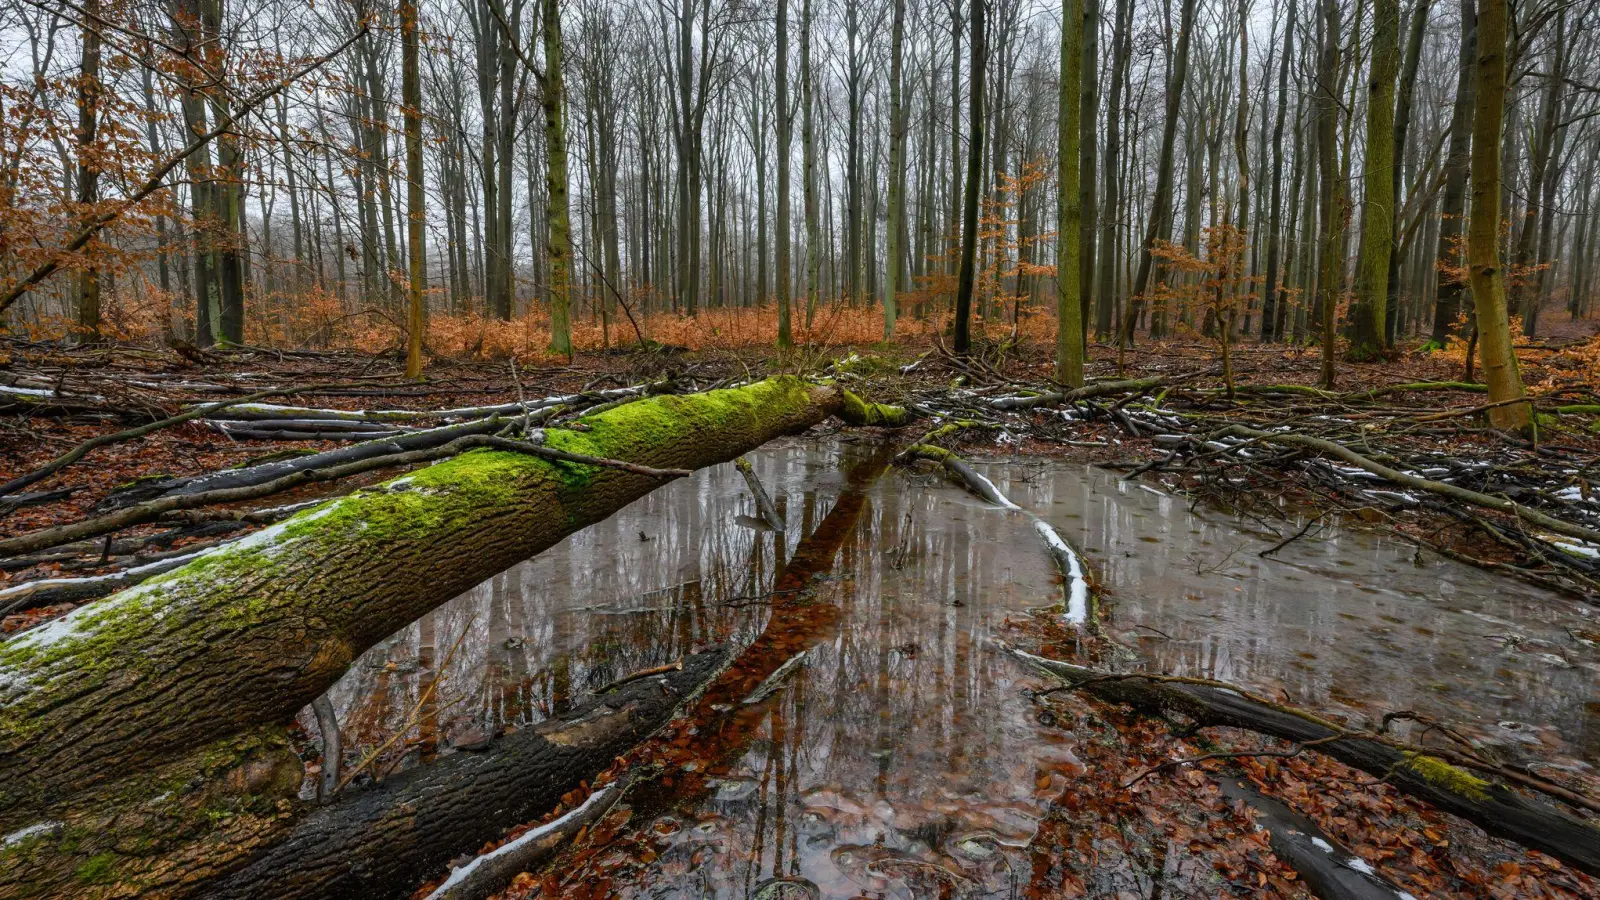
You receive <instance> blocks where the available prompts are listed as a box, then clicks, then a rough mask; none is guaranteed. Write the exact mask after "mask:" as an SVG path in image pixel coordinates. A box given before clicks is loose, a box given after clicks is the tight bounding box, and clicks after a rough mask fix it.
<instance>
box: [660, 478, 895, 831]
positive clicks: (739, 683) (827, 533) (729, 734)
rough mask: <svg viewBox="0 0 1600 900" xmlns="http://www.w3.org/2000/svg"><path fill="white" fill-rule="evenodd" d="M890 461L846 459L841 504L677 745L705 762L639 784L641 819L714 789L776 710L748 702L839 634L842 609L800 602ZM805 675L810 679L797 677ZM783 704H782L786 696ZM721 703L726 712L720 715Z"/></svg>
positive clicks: (845, 539) (799, 556)
mask: <svg viewBox="0 0 1600 900" xmlns="http://www.w3.org/2000/svg"><path fill="white" fill-rule="evenodd" d="M888 461H889V456H888V454H887V453H886V452H883V451H882V450H875V451H874V452H872V453H871V454H870V455H863V456H858V457H856V458H854V459H851V458H848V457H847V458H846V460H844V465H845V466H846V471H845V475H846V486H845V488H844V491H843V493H841V494H840V496H839V498H838V500H837V501H835V502H834V505H833V509H831V510H829V512H828V514H827V515H826V516H824V517H823V518H822V520H821V521H820V522H818V523H817V527H816V530H814V531H809V532H808V531H802V533H803V534H806V537H805V538H804V539H803V540H801V542H800V544H799V546H797V547H795V551H794V555H793V556H792V557H791V558H790V560H789V564H788V566H787V567H786V568H785V570H784V572H783V574H782V576H780V577H779V578H778V580H777V581H776V582H775V583H774V584H773V592H774V593H773V603H772V617H771V618H770V619H769V620H768V621H767V625H766V627H765V628H764V629H763V630H762V632H761V634H760V635H759V636H757V637H756V639H755V641H754V642H752V643H751V644H750V646H748V647H746V648H745V649H744V651H743V652H742V653H740V654H739V657H738V658H737V659H735V660H734V662H733V664H732V665H731V666H730V667H729V669H728V671H726V672H724V673H723V674H722V675H721V676H720V677H718V679H717V680H716V682H715V683H714V684H712V685H711V687H710V688H709V689H708V690H707V692H706V694H705V696H704V697H703V698H702V699H701V701H700V703H699V704H698V705H697V706H696V707H695V712H694V719H695V728H694V733H693V735H692V737H691V740H690V742H689V743H688V744H687V745H686V746H678V747H675V749H674V750H673V754H674V757H675V758H687V759H694V760H701V761H704V763H705V764H702V765H699V766H697V767H696V768H695V770H694V771H692V772H683V773H682V774H681V775H675V776H674V779H673V782H672V784H671V785H670V786H667V785H663V784H661V783H655V782H652V783H650V784H647V785H641V786H640V787H639V788H638V789H636V791H635V792H634V794H633V795H631V796H632V802H633V805H634V809H635V811H636V815H639V816H640V819H641V821H643V820H646V819H647V818H648V816H649V815H651V814H653V813H652V812H651V811H656V810H661V809H665V808H667V807H668V806H685V807H687V806H689V805H692V804H693V802H694V798H696V797H698V796H701V795H703V794H704V793H705V791H707V790H709V786H708V784H707V781H708V779H709V778H710V777H711V776H712V774H714V773H715V772H718V771H722V770H725V769H726V767H727V764H728V763H730V762H731V761H732V760H736V759H738V758H739V757H740V756H742V755H743V754H744V753H745V751H746V750H747V749H748V747H749V746H750V743H751V741H752V740H753V739H754V738H755V735H756V733H757V731H758V730H759V729H758V726H759V724H760V722H761V720H762V719H763V718H765V717H766V716H767V715H768V714H769V713H768V707H767V706H766V705H765V704H756V705H752V706H744V705H743V704H742V703H741V701H742V700H743V699H744V698H745V697H748V696H749V695H750V692H751V691H753V690H754V689H755V688H756V687H757V686H759V685H760V684H761V683H762V682H763V681H765V680H766V679H767V678H768V677H769V676H770V675H772V673H773V672H776V671H777V670H778V667H779V666H781V665H783V664H784V663H785V662H787V661H789V660H790V659H793V658H794V657H795V656H796V655H798V654H800V653H804V652H805V651H807V650H809V649H811V648H812V647H815V646H816V645H817V644H818V643H819V642H820V641H822V640H823V639H824V638H826V637H827V636H828V635H830V634H831V633H833V631H834V629H835V628H836V627H837V625H838V623H839V620H840V610H839V607H838V606H837V605H835V604H832V603H818V602H806V601H804V600H802V601H801V602H796V600H797V599H799V598H797V594H798V593H799V592H801V591H803V590H804V589H805V588H806V587H807V586H808V585H809V584H810V583H811V580H812V579H813V578H814V577H815V576H817V575H820V574H822V573H825V572H828V571H830V570H831V569H833V568H834V557H835V556H837V555H838V554H839V553H840V551H841V549H842V548H848V547H850V546H851V545H852V543H853V540H852V539H853V538H854V537H855V535H856V524H857V522H858V521H859V520H860V517H861V514H862V511H863V510H864V509H865V508H866V505H867V498H866V494H865V491H866V488H867V487H868V486H869V485H870V484H871V483H872V481H873V480H874V479H876V478H877V476H878V475H879V474H880V473H881V472H883V471H884V469H885V468H886V467H887V464H888ZM810 507H811V504H809V503H808V504H806V508H807V511H806V514H805V516H804V518H803V520H802V521H803V522H804V523H809V522H810V521H811V516H810ZM802 528H804V526H802ZM841 669H842V667H841ZM804 680H805V679H804V677H803V676H801V677H799V678H798V679H797V681H798V682H803V681H804ZM777 702H782V701H781V695H780V700H779V701H777ZM719 708H720V709H722V710H724V711H722V712H718V709H719ZM796 739H799V735H798V733H797V735H796Z"/></svg>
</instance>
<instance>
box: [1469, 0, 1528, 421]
mask: <svg viewBox="0 0 1600 900" xmlns="http://www.w3.org/2000/svg"><path fill="white" fill-rule="evenodd" d="M1509 18H1510V11H1509V9H1508V3H1507V0H1483V2H1482V3H1480V4H1479V7H1478V64H1477V80H1476V84H1475V99H1474V106H1475V108H1476V109H1475V115H1474V116H1473V122H1472V218H1471V220H1470V222H1469V225H1468V231H1467V265H1468V267H1469V269H1470V272H1471V276H1472V299H1473V303H1474V305H1475V306H1476V307H1477V310H1478V357H1479V359H1480V360H1481V362H1482V369H1483V379H1484V381H1485V382H1487V383H1488V385H1489V402H1490V403H1492V404H1504V405H1497V406H1493V407H1491V408H1490V409H1489V421H1490V422H1491V423H1493V424H1494V426H1495V427H1496V428H1500V429H1505V430H1516V431H1522V430H1526V429H1528V428H1529V427H1530V426H1531V424H1532V410H1531V409H1530V408H1529V405H1528V404H1526V403H1515V402H1510V403H1508V402H1506V401H1515V400H1517V399H1518V398H1521V397H1524V396H1526V392H1525V391H1524V390H1523V387H1522V375H1521V373H1520V372H1518V371H1517V357H1516V354H1515V353H1514V352H1513V351H1512V348H1511V323H1510V320H1509V319H1508V317H1507V312H1506V281H1505V270H1504V268H1503V267H1502V265H1501V260H1500V189H1501V181H1500V177H1501V176H1500V137H1501V135H1500V125H1501V123H1502V122H1503V121H1504V119H1505V110H1506V53H1507V46H1506V42H1507V38H1508V34H1507V31H1508V26H1509V21H1508V20H1509Z"/></svg>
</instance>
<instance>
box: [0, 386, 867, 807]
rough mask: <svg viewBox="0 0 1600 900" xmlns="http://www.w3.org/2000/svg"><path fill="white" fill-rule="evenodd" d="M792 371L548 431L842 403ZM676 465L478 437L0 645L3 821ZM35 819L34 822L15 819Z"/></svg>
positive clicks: (253, 720) (657, 446)
mask: <svg viewBox="0 0 1600 900" xmlns="http://www.w3.org/2000/svg"><path fill="white" fill-rule="evenodd" d="M840 406H841V396H840V392H839V390H838V388H836V387H834V386H831V385H823V386H819V385H815V384H811V383H808V382H805V381H803V380H801V379H799V378H794V377H778V378H771V379H767V380H765V381H761V382H758V383H756V384H752V385H748V386H745V387H742V388H736V389H730V390H722V391H712V392H708V393H704V394H694V395H687V396H661V397H652V398H649V399H645V400H640V401H638V402H635V403H629V404H626V405H624V406H620V407H616V408H614V409H611V410H609V411H606V412H604V413H601V414H599V415H595V416H590V417H586V418H584V419H582V420H580V421H581V423H582V425H583V426H584V429H585V430H570V429H550V430H548V431H547V432H546V436H547V437H546V442H547V444H548V445H550V446H552V447H555V448H558V449H562V450H567V451H571V452H574V453H582V454H586V455H591V456H597V457H607V458H614V459H623V460H628V461H631V462H637V463H641V464H644V465H649V466H655V467H661V468H686V469H694V468H700V467H703V466H708V465H713V464H716V463H720V462H725V461H727V460H730V459H732V458H734V457H736V456H738V455H739V454H741V453H744V452H747V451H749V450H752V449H754V448H756V447H758V446H760V445H761V444H763V443H765V442H766V441H768V440H770V439H772V438H774V437H777V436H778V435H780V434H784V433H787V432H791V431H795V430H800V429H804V428H805V427H807V426H809V425H813V424H816V423H817V422H819V421H821V420H822V419H823V418H824V417H826V416H827V415H829V414H831V413H834V412H838V411H839V409H840ZM659 484H660V482H659V480H657V479H653V478H649V477H645V476H642V475H635V474H632V473H627V472H622V471H618V470H616V469H609V468H600V467H596V466H589V465H578V464H572V463H566V462H554V461H550V460H546V459H543V458H540V457H534V456H529V455H524V454H519V453H514V452H506V451H498V450H479V451H475V452H471V453H466V454H462V455H460V456H458V457H455V458H452V459H449V460H446V461H443V462H440V463H437V464H435V465H432V466H429V467H426V468H423V469H420V470H418V471H416V472H413V473H411V474H408V475H406V476H403V477H401V478H396V479H393V480H391V481H389V482H386V483H384V484H381V485H378V486H376V487H372V488H367V489H364V490H361V491H357V492H355V493H352V494H350V495H347V496H345V497H342V498H339V499H335V500H330V501H328V502H327V503H323V504H321V505H319V506H317V507H314V508H312V509H309V510H306V511H303V512H301V513H299V514H297V515H295V516H292V517H291V518H289V519H286V520H284V521H283V522H281V523H279V524H277V525H274V526H272V527H270V528H267V529H263V530H262V531H259V532H256V533H254V534H252V535H250V536H248V537H246V538H244V539H242V540H240V541H237V542H234V543H232V544H228V545H225V546H223V547H219V548H217V549H216V550H213V551H211V552H209V553H207V554H205V555H204V556H202V557H200V558H199V559H196V560H195V561H194V562H192V563H190V564H189V565H187V566H184V567H183V568H180V569H177V570H175V571H173V572H170V573H167V574H166V575H163V576H160V577H157V578H153V579H151V580H150V581H148V582H145V583H144V584H142V585H140V586H138V587H136V588H133V589H130V590H127V591H123V592H121V593H119V594H116V595H113V596H111V597H108V598H106V599H104V600H101V601H97V602H95V603H91V604H89V605H87V606H85V607H82V608H81V609H79V610H76V611H74V612H73V613H71V614H69V615H67V616H66V617H63V618H62V619H59V620H57V621H55V622H52V623H49V624H47V625H44V626H42V627H40V628H38V629H35V630H34V631H31V632H28V633H25V634H23V635H21V636H19V637H17V638H14V639H13V640H11V641H8V642H6V643H4V644H0V827H4V826H5V825H6V824H7V823H8V822H9V821H13V820H15V819H16V818H26V813H25V812H23V810H26V809H30V808H31V809H37V808H40V807H41V805H42V804H44V803H46V802H54V801H56V800H59V799H61V798H63V797H66V796H70V795H71V794H74V793H76V792H79V791H81V790H83V789H85V788H86V787H88V786H91V785H93V784H95V783H97V782H101V781H104V780H106V779H108V778H110V777H113V776H114V775H116V774H120V773H123V772H128V771H139V770H144V769H149V768H151V767H153V766H157V765H160V764H161V763H162V762H164V761H166V760H167V759H169V758H170V757H171V755H172V754H173V753H175V752H182V751H183V750H185V749H187V748H189V747H194V746H200V745H204V744H206V743H208V742H210V741H213V740H215V739H217V738H219V737H223V736H226V735H228V734H236V733H239V732H242V731H244V730H246V729H249V728H253V727H256V726H258V725H260V724H263V723H272V722H282V721H286V720H287V719H288V718H289V717H291V716H292V715H293V714H294V712H295V711H296V710H297V709H299V708H300V707H301V706H303V705H305V704H306V703H309V702H310V701H311V700H313V699H314V698H315V697H316V696H317V695H318V694H320V693H322V692H323V691H324V690H326V689H327V687H328V686H329V685H331V684H332V683H334V682H335V681H336V680H337V679H338V677H339V676H340V675H341V674H342V673H343V671H344V670H345V668H346V666H348V665H349V663H350V662H351V661H352V660H353V659H354V658H355V657H356V656H357V655H358V654H360V653H361V652H362V651H363V650H365V649H366V648H367V647H370V646H371V645H372V644H374V643H376V642H377V641H379V640H381V639H382V638H384V637H385V636H387V635H389V634H391V633H393V632H394V631H395V630H396V629H398V628H400V627H402V626H404V625H405V624H407V623H408V622H411V621H414V620H416V619H417V618H418V617H420V616H421V615H423V614H425V613H426V612H428V611H429V610H431V609H433V608H434V607H436V606H438V605H439V604H440V603H443V602H444V601H446V600H449V599H450V598H451V597H453V596H456V595H457V594H459V593H461V592H463V591H465V590H468V589H470V588H471V587H472V586H474V585H475V584H478V583H480V582H481V581H483V580H484V579H485V578H488V577H490V576H492V575H494V574H495V573H496V572H500V571H503V570H504V569H505V568H507V567H508V566H510V565H512V564H515V563H516V562H518V561H520V560H522V559H526V558H527V557H529V556H531V555H533V554H535V553H538V552H539V551H541V550H543V549H545V548H547V547H549V546H551V545H552V544H554V543H556V542H557V541H559V540H561V539H562V538H564V537H566V536H567V535H568V534H571V533H572V532H573V531H576V530H577V529H579V528H581V527H583V526H585V525H588V524H591V523H593V522H596V521H599V520H601V519H603V518H605V517H607V516H609V515H610V514H611V513H613V512H615V511H616V510H618V509H620V508H621V507H622V506H624V505H626V504H627V503H629V502H631V501H633V500H634V499H637V498H638V497H640V496H643V495H644V494H646V493H649V492H650V491H651V490H653V489H654V488H655V487H657V486H658V485H659ZM17 824H18V825H19V826H20V825H26V824H28V823H26V822H18V823H17Z"/></svg>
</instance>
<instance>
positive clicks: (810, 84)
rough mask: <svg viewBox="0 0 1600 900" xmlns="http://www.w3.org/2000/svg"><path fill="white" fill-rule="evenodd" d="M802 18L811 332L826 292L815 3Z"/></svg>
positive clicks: (805, 6) (806, 1) (805, 5)
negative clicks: (819, 189)
mask: <svg viewBox="0 0 1600 900" xmlns="http://www.w3.org/2000/svg"><path fill="white" fill-rule="evenodd" d="M800 18H801V20H802V21H801V23H800V106H801V107H802V109H801V113H802V119H801V134H800V144H801V148H800V149H801V167H802V168H803V169H804V178H805V207H806V209H805V213H806V328H807V329H810V328H811V323H812V320H813V319H814V318H815V317H816V314H817V297H818V294H819V293H820V292H821V289H822V284H821V281H822V247H821V246H820V244H821V241H822V221H821V210H820V209H819V208H818V202H817V201H818V197H817V125H816V97H815V93H816V86H815V82H816V76H815V73H814V72H813V71H812V68H811V39H812V36H811V0H802V6H801V12H800Z"/></svg>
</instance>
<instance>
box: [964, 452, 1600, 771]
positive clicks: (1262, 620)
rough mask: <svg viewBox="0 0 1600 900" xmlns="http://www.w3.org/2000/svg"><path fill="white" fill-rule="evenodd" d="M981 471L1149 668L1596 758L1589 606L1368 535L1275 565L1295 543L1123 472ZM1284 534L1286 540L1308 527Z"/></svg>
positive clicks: (1317, 535)
mask: <svg viewBox="0 0 1600 900" xmlns="http://www.w3.org/2000/svg"><path fill="white" fill-rule="evenodd" d="M986 468H987V474H989V475H990V477H991V478H993V479H994V480H995V481H996V483H998V484H1000V485H1001V487H1002V489H1004V490H1005V491H1006V492H1007V494H1008V495H1009V496H1010V497H1011V498H1012V499H1013V500H1015V501H1016V502H1017V503H1019V504H1022V505H1024V506H1027V507H1029V508H1031V509H1034V510H1037V511H1038V512H1039V513H1040V514H1042V515H1043V516H1044V517H1045V518H1047V519H1048V520H1050V522H1051V523H1052V524H1054V525H1055V526H1056V527H1057V528H1058V529H1060V531H1061V532H1062V533H1063V534H1065V535H1066V536H1067V537H1068V538H1070V539H1071V540H1073V541H1074V542H1076V543H1077V544H1078V546H1079V547H1081V548H1082V549H1083V551H1084V553H1085V554H1086V555H1087V556H1088V557H1089V558H1090V559H1091V560H1093V561H1094V562H1095V564H1096V566H1097V569H1098V571H1099V573H1100V575H1101V578H1102V581H1103V582H1104V584H1105V585H1106V586H1107V587H1108V588H1109V590H1110V595H1109V597H1108V598H1107V601H1106V603H1105V608H1106V610H1107V612H1108V621H1107V626H1108V628H1109V629H1110V631H1111V632H1112V633H1113V634H1114V635H1115V636H1117V637H1118V638H1119V639H1120V640H1121V641H1122V642H1123V643H1124V644H1128V645H1131V646H1135V647H1137V648H1138V650H1139V652H1140V654H1141V656H1142V657H1144V660H1145V662H1146V664H1147V665H1146V667H1148V668H1150V669H1153V670H1155V671H1160V672H1165V673H1168V674H1173V675H1189V676H1199V677H1205V678H1215V679H1218V680H1221V681H1229V682H1235V683H1238V684H1243V685H1248V686H1250V687H1252V688H1254V689H1256V690H1258V691H1260V692H1263V693H1268V694H1272V695H1274V696H1280V697H1287V698H1288V699H1290V700H1291V701H1292V702H1294V703H1297V704H1300V705H1303V706H1308V707H1311V708H1314V709H1318V710H1325V711H1328V712H1333V713H1342V714H1345V715H1347V716H1350V717H1351V718H1352V720H1354V721H1355V722H1357V723H1359V724H1372V725H1376V724H1378V723H1379V721H1381V716H1382V714H1383V713H1385V712H1393V711H1399V710H1413V711H1415V712H1418V713H1422V714H1424V715H1428V716H1432V717H1434V718H1436V719H1439V720H1441V721H1445V722H1449V723H1451V724H1454V725H1459V726H1462V727H1463V728H1464V729H1465V730H1466V731H1467V732H1468V733H1470V734H1472V735H1473V736H1474V737H1477V738H1480V739H1482V740H1485V741H1489V742H1492V743H1494V744H1495V745H1496V746H1498V747H1499V748H1501V749H1502V750H1503V751H1509V752H1510V753H1511V754H1512V755H1513V756H1516V755H1517V754H1518V752H1519V751H1520V750H1528V751H1531V753H1532V755H1533V756H1538V757H1548V756H1550V755H1553V754H1554V755H1560V754H1568V755H1571V756H1576V757H1579V758H1582V759H1584V760H1586V761H1587V762H1588V763H1590V764H1594V763H1600V704H1596V702H1595V701H1596V700H1597V699H1600V697H1597V696H1596V688H1597V686H1600V648H1597V647H1596V641H1597V640H1600V617H1596V616H1595V615H1594V612H1595V610H1594V609H1593V608H1592V607H1590V606H1588V605H1587V604H1585V603H1583V602H1581V601H1578V600H1573V599H1569V598H1566V597H1563V596H1561V595H1558V594H1555V593H1552V592H1549V591H1544V590H1541V589H1539V588H1537V587H1534V586H1531V585H1528V584H1525V583H1523V582H1520V581H1517V580H1514V579H1510V578H1506V577H1503V576H1499V575H1495V574H1493V573H1490V572H1486V571H1484V570H1482V569H1478V568H1474V567H1472V566H1467V565H1463V564H1461V563H1457V562H1455V561H1453V560H1449V559H1445V558H1442V557H1440V556H1437V555H1435V554H1433V553H1430V552H1426V551H1421V552H1419V550H1418V548H1417V547H1416V546H1415V545H1413V544H1411V543H1409V542H1405V541H1403V540H1400V539H1396V538H1388V537H1383V536H1380V535H1378V534H1375V533H1373V532H1372V531H1369V530H1360V529H1341V528H1335V527H1330V528H1326V529H1319V528H1318V527H1316V526H1313V527H1312V528H1311V530H1309V531H1307V533H1306V536H1305V537H1304V538H1301V539H1299V540H1296V541H1293V542H1291V543H1289V544H1287V545H1285V546H1283V547H1282V548H1281V549H1279V550H1277V551H1275V552H1273V553H1271V554H1270V555H1269V556H1266V557H1263V556H1262V555H1261V554H1262V553H1263V552H1264V551H1267V550H1269V549H1271V548H1272V547H1274V546H1275V545H1277V544H1279V543H1280V542H1281V541H1282V539H1283V538H1280V537H1278V536H1277V535H1275V534H1269V533H1265V532H1263V531H1262V530H1261V526H1260V525H1258V524H1256V523H1253V522H1250V521H1248V520H1243V519H1240V518H1238V517H1236V516H1232V515H1226V514H1222V513H1218V512H1215V511H1211V510H1207V509H1204V508H1201V509H1191V504H1190V503H1189V501H1187V500H1186V499H1184V498H1182V497H1175V496H1171V495H1168V494H1163V493H1161V492H1159V491H1156V490H1154V489H1152V488H1150V487H1148V486H1146V485H1141V484H1139V483H1129V482H1126V481H1123V480H1121V479H1120V478H1118V477H1117V475H1116V474H1115V473H1112V472H1108V471H1105V470H1101V469H1092V468H1084V467H1076V466H1072V467H1068V466H1059V465H1048V464H1046V465H1041V464H1037V463H1035V464H1032V465H1030V464H1028V463H1016V464H1010V465H991V466H989V467H986ZM1272 524H1273V525H1274V527H1276V529H1277V531H1278V532H1279V533H1281V534H1282V535H1283V537H1284V538H1286V537H1289V536H1291V535H1293V534H1295V533H1297V532H1298V531H1299V530H1300V528H1301V526H1303V525H1304V524H1305V522H1304V521H1303V520H1297V519H1294V518H1292V517H1291V518H1290V519H1288V520H1287V521H1283V522H1276V523H1272Z"/></svg>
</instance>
